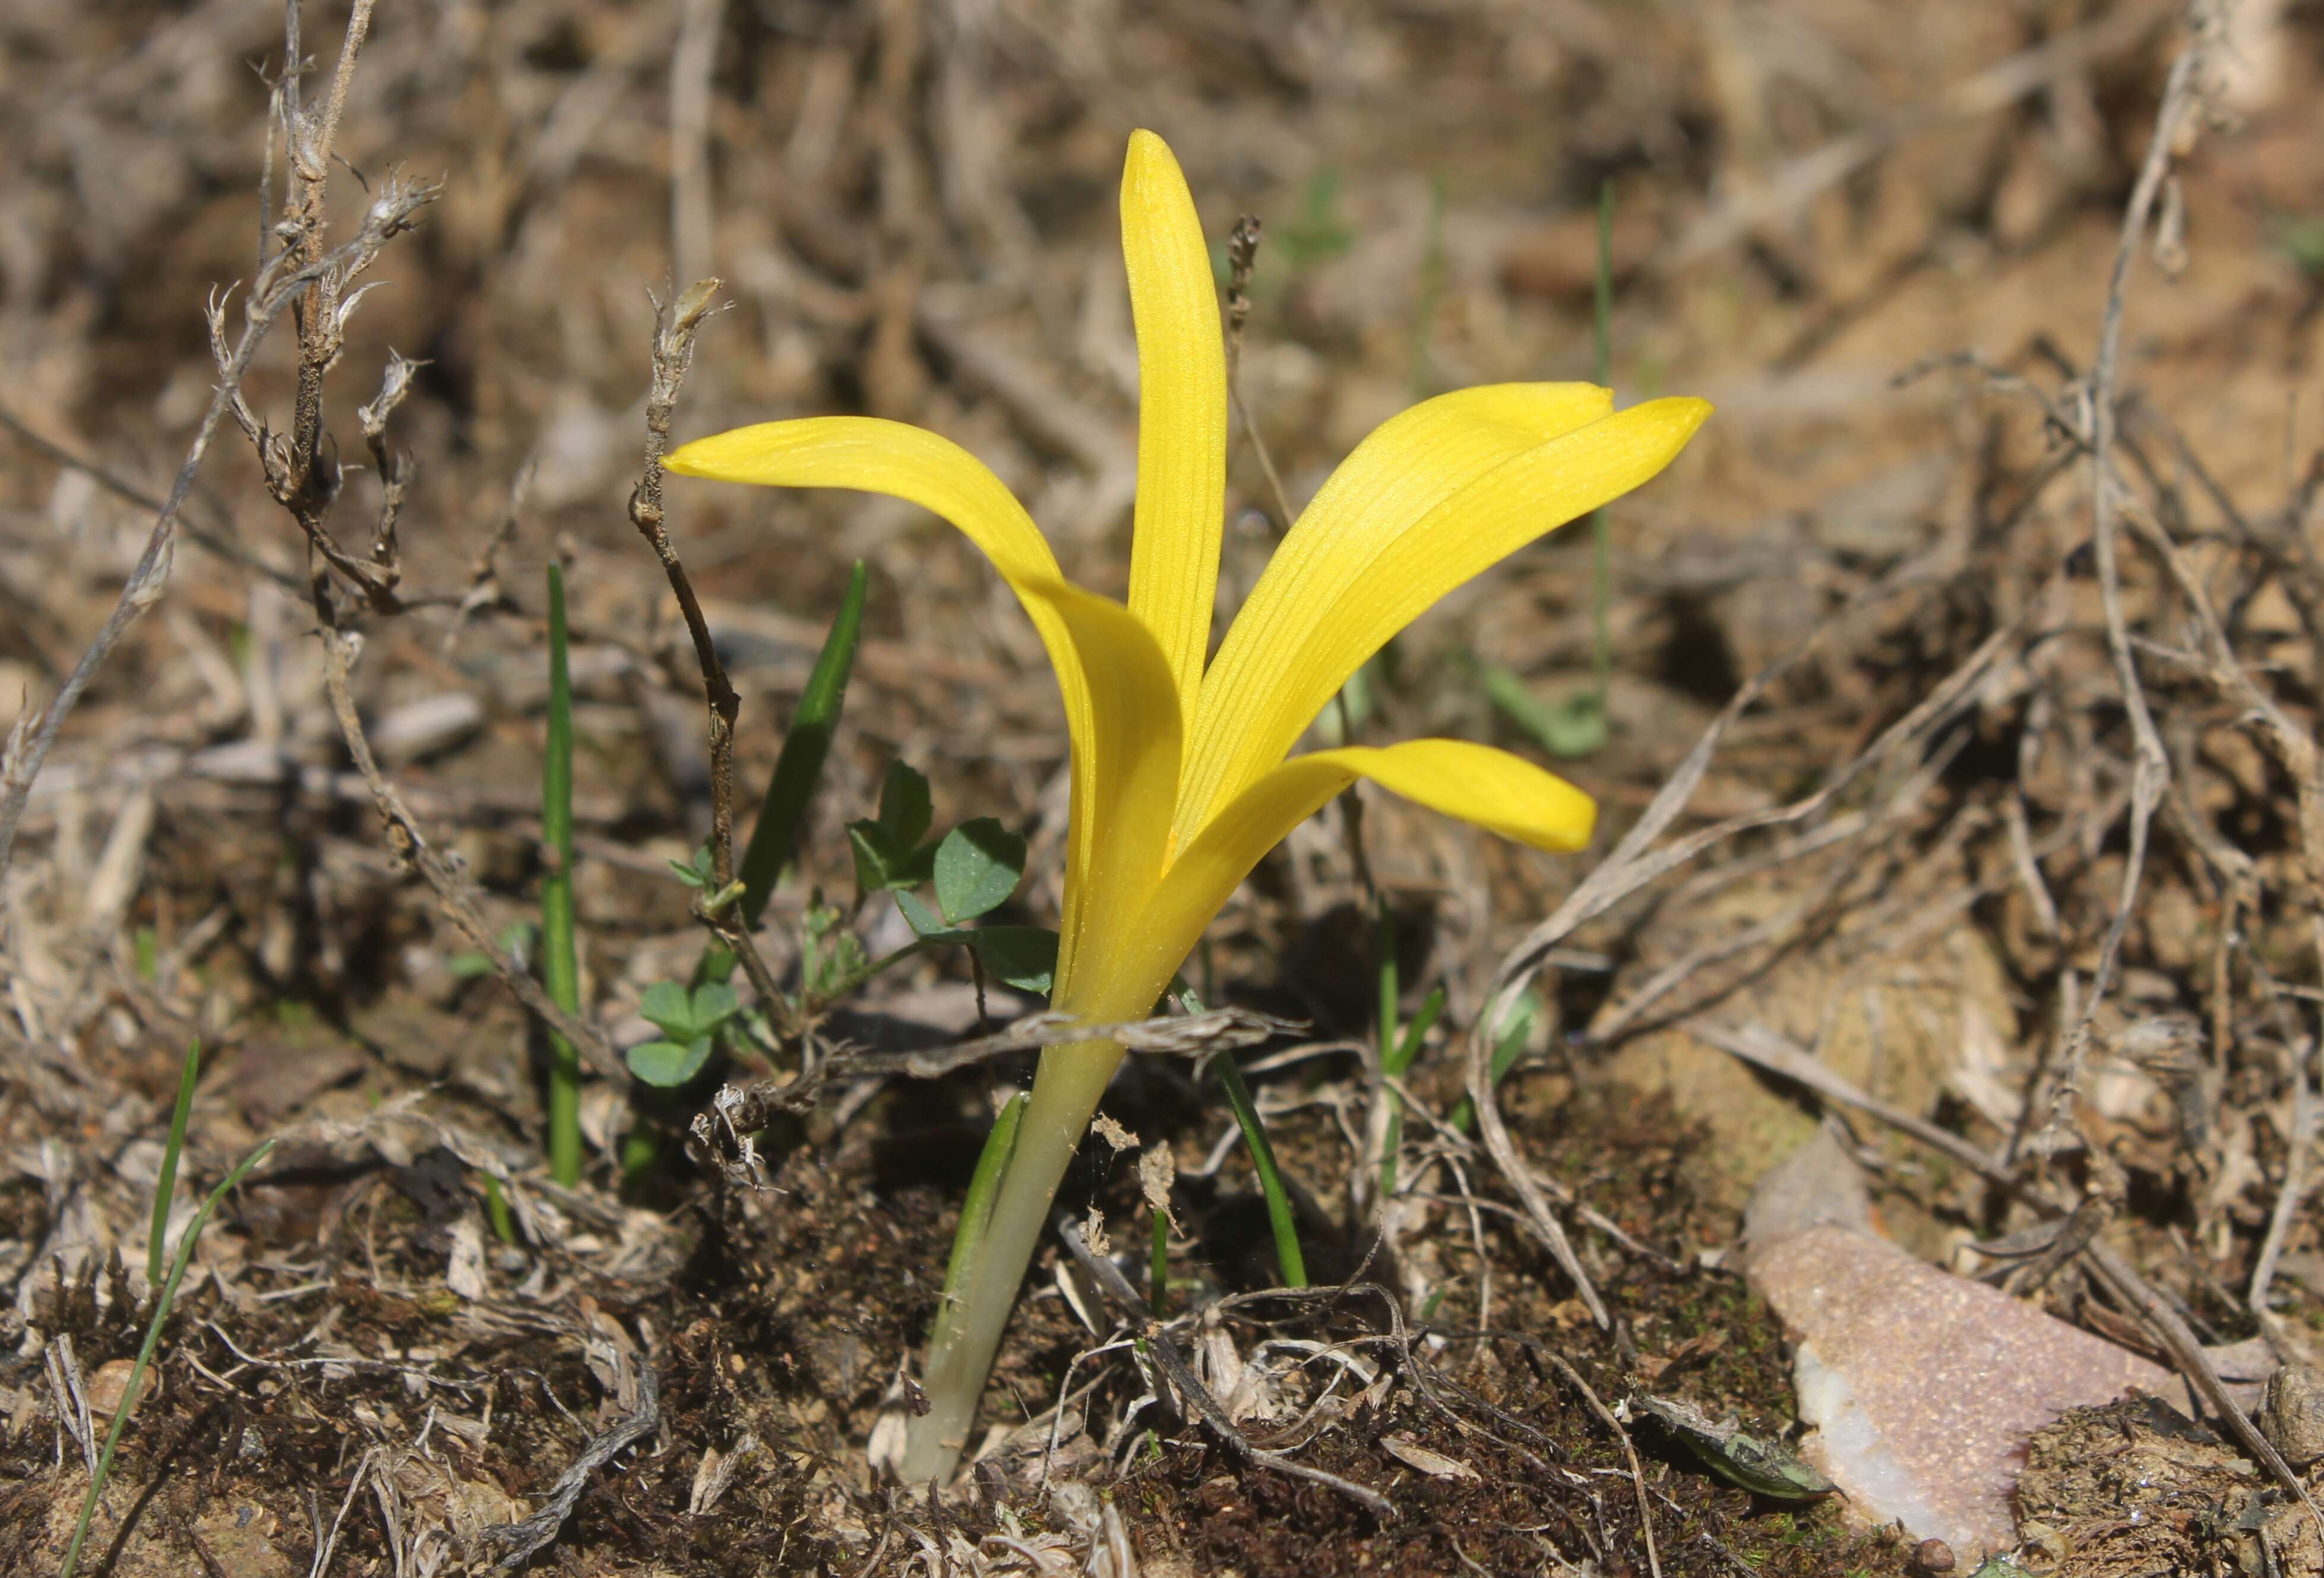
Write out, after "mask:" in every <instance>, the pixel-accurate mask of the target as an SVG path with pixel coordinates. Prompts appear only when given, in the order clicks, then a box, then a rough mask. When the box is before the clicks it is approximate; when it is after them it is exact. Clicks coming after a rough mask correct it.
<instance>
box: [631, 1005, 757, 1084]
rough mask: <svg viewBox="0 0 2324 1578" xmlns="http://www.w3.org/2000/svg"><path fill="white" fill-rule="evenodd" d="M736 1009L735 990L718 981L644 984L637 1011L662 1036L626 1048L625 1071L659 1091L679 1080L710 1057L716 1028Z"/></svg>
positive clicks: (692, 1073) (691, 1074)
mask: <svg viewBox="0 0 2324 1578" xmlns="http://www.w3.org/2000/svg"><path fill="white" fill-rule="evenodd" d="M741 1008H742V1005H741V1003H739V1002H738V1001H735V997H734V989H733V987H731V986H729V985H727V984H726V983H724V982H723V981H710V982H705V983H703V984H702V985H700V986H697V987H696V988H695V989H694V990H693V991H692V992H687V989H686V988H685V987H684V986H682V985H680V984H679V983H678V982H675V981H657V982H655V983H653V984H652V985H651V986H649V987H647V988H646V995H645V1001H643V1002H641V1003H640V1004H639V1005H638V1013H639V1015H640V1016H641V1018H643V1019H645V1020H649V1021H650V1023H651V1024H652V1025H653V1026H654V1028H655V1029H659V1030H660V1031H661V1033H662V1039H659V1040H654V1041H647V1042H643V1043H641V1044H640V1045H638V1046H635V1047H631V1048H630V1049H629V1052H628V1054H627V1055H626V1058H627V1061H628V1063H629V1066H630V1072H631V1073H632V1074H634V1075H637V1076H638V1077H639V1078H640V1079H641V1080H643V1081H644V1082H645V1083H646V1084H650V1085H659V1086H661V1087H662V1088H664V1089H668V1088H669V1087H671V1086H673V1085H681V1084H685V1083H686V1082H687V1080H690V1079H692V1078H693V1077H694V1076H695V1075H697V1074H699V1073H701V1072H702V1066H703V1065H704V1064H705V1063H707V1062H709V1061H710V1048H711V1045H712V1043H713V1041H714V1039H715V1038H716V1036H717V1034H718V1029H719V1027H720V1026H722V1025H724V1023H725V1022H726V1021H727V1020H730V1019H733V1017H734V1015H735V1014H736V1013H737V1012H739V1011H741Z"/></svg>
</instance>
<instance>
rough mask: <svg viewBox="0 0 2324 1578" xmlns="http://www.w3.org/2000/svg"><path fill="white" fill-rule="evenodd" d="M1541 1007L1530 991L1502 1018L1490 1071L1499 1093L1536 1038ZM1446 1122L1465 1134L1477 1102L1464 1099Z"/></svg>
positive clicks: (1474, 1119)
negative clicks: (1530, 1043) (1505, 1080)
mask: <svg viewBox="0 0 2324 1578" xmlns="http://www.w3.org/2000/svg"><path fill="white" fill-rule="evenodd" d="M1542 1008H1543V1005H1542V1001H1541V999H1540V998H1539V997H1537V996H1535V994H1534V993H1533V992H1532V991H1531V990H1530V989H1528V990H1526V991H1525V992H1519V993H1518V994H1517V1001H1516V1002H1514V1003H1512V1004H1510V1005H1509V1011H1508V1013H1507V1014H1505V1015H1504V1016H1502V1019H1501V1034H1500V1038H1499V1040H1497V1041H1495V1042H1494V1044H1493V1057H1492V1061H1491V1063H1490V1065H1489V1069H1488V1073H1489V1075H1490V1077H1491V1080H1492V1084H1493V1087H1494V1088H1495V1089H1496V1090H1498V1089H1499V1088H1500V1084H1501V1081H1502V1080H1504V1079H1506V1078H1508V1072H1509V1070H1510V1069H1512V1068H1515V1067H1516V1066H1517V1060H1518V1059H1519V1058H1521V1057H1524V1056H1525V1050H1526V1042H1527V1041H1529V1040H1531V1039H1532V1038H1533V1022H1534V1020H1535V1019H1537V1018H1539V1017H1540V1015H1541V1013H1542ZM1445 1121H1446V1122H1448V1123H1450V1124H1451V1125H1452V1127H1453V1128H1455V1129H1457V1130H1460V1131H1461V1132H1462V1133H1463V1134H1466V1133H1467V1132H1468V1131H1469V1130H1470V1129H1471V1128H1472V1127H1473V1126H1474V1125H1475V1123H1476V1121H1477V1108H1476V1103H1473V1102H1471V1101H1470V1099H1469V1098H1468V1097H1467V1096H1462V1098H1461V1101H1460V1103H1459V1104H1458V1105H1457V1106H1455V1107H1454V1108H1453V1109H1452V1115H1451V1116H1449V1117H1448V1118H1446V1119H1445Z"/></svg>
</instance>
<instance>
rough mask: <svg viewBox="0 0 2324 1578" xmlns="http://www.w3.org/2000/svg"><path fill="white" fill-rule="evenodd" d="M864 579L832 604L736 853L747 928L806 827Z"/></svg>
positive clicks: (849, 665)
mask: <svg viewBox="0 0 2324 1578" xmlns="http://www.w3.org/2000/svg"><path fill="white" fill-rule="evenodd" d="M869 581H870V577H869V576H868V575H867V574H866V573H865V571H864V568H863V561H862V559H858V560H856V561H855V568H853V570H852V571H850V572H849V573H848V577H847V594H846V595H845V596H844V597H842V598H841V599H840V603H839V614H838V616H837V617H836V618H835V619H833V620H832V622H831V631H830V633H828V634H827V635H825V637H824V638H823V650H822V651H820V652H818V653H816V659H815V668H814V669H813V670H811V671H810V672H809V673H808V675H807V688H806V689H805V690H803V691H801V692H800V693H799V704H798V713H797V714H795V715H793V716H792V718H791V726H790V732H789V733H788V734H785V735H784V736H783V749H782V753H781V754H780V755H779V756H778V757H776V759H775V772H774V776H773V777H772V778H770V779H769V780H767V795H766V798H765V799H764V800H763V801H762V802H761V805H760V807H759V820H758V823H757V825H756V826H753V827H752V829H751V843H750V845H749V847H748V848H746V849H745V850H743V852H742V869H741V870H740V871H739V872H736V873H735V874H736V875H737V876H739V877H741V878H742V920H743V922H744V924H745V925H748V926H752V927H755V926H757V925H758V924H759V917H760V915H761V914H762V913H763V912H764V911H765V909H766V908H767V900H768V898H769V897H770V895H771V894H772V893H773V892H774V891H775V878H776V877H777V876H778V875H779V873H780V872H781V871H782V869H783V867H784V865H785V864H787V863H788V862H789V860H790V858H791V855H792V854H793V852H794V851H796V850H797V849H798V836H799V829H800V827H801V826H803V825H804V824H805V822H806V820H807V803H808V802H809V801H810V800H811V799H813V798H814V797H815V786H816V782H817V781H818V780H820V779H821V778H822V776H823V763H824V759H825V757H827V756H828V755H830V754H831V740H832V736H833V734H835V733H836V732H837V731H838V728H839V715H840V713H841V711H842V710H843V709H844V707H845V706H846V705H847V680H848V677H849V675H850V674H852V673H853V671H854V668H855V647H856V642H857V641H858V640H859V639H860V638H861V637H862V633H863V597H864V590H865V587H866V586H867V585H868V584H869Z"/></svg>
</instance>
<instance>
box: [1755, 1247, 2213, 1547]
mask: <svg viewBox="0 0 2324 1578" xmlns="http://www.w3.org/2000/svg"><path fill="white" fill-rule="evenodd" d="M1749 1269H1750V1276H1751V1280H1752V1282H1753V1283H1754V1284H1755V1285H1756V1286H1757V1287H1758V1289H1759V1291H1760V1293H1761V1295H1762V1296H1763V1297H1766V1300H1767V1302H1768V1304H1769V1305H1771V1306H1773V1307H1774V1309H1775V1313H1776V1315H1778V1316H1779V1317H1780V1318H1781V1319H1782V1321H1783V1323H1784V1329H1785V1332H1786V1333H1787V1334H1788V1335H1789V1336H1790V1338H1791V1339H1792V1342H1793V1343H1794V1382H1795V1385H1796V1386H1797V1389H1798V1391H1799V1399H1800V1417H1801V1418H1802V1419H1803V1420H1804V1421H1806V1422H1807V1423H1808V1424H1809V1425H1811V1426H1814V1431H1813V1434H1812V1435H1810V1436H1809V1437H1808V1440H1807V1442H1806V1443H1805V1444H1804V1446H1803V1455H1804V1456H1805V1457H1806V1458H1807V1459H1808V1460H1809V1461H1810V1462H1811V1463H1814V1464H1815V1465H1816V1466H1817V1467H1818V1468H1821V1470H1822V1471H1823V1472H1824V1473H1825V1474H1827V1475H1828V1476H1830V1477H1831V1480H1832V1481H1833V1482H1834V1483H1835V1484H1837V1485H1839V1486H1840V1489H1841V1490H1845V1491H1846V1492H1847V1493H1848V1496H1849V1501H1850V1503H1851V1504H1852V1505H1853V1506H1854V1507H1855V1509H1857V1510H1858V1512H1859V1513H1862V1514H1864V1515H1866V1516H1867V1518H1868V1519H1869V1520H1870V1521H1872V1522H1874V1523H1879V1524H1886V1523H1891V1522H1894V1521H1896V1520H1898V1519H1902V1520H1903V1522H1904V1527H1905V1528H1906V1530H1907V1531H1909V1533H1910V1535H1911V1536H1912V1537H1913V1538H1914V1539H1916V1540H1920V1539H1941V1540H1943V1541H1945V1542H1946V1543H1947V1544H1949V1545H1950V1546H1952V1547H1953V1549H1954V1550H1955V1551H1956V1552H1957V1553H1959V1554H1960V1555H1961V1556H1962V1557H1963V1558H1965V1559H1968V1560H1971V1561H1974V1560H1976V1559H1978V1557H1980V1556H1983V1555H1989V1554H1991V1553H1994V1552H1997V1551H2001V1550H2006V1549H2007V1548H2008V1547H2009V1546H2013V1545H2014V1544H2015V1543H2016V1537H2017V1536H2016V1518H2015V1514H2014V1511H2013V1509H2012V1505H2011V1500H2010V1498H2011V1493H2012V1491H2013V1490H2014V1489H2015V1485H2016V1482H2017V1472H2018V1470H2019V1469H2020V1468H2022V1467H2023V1466H2024V1461H2025V1441H2026V1437H2027V1436H2029V1435H2032V1434H2033V1432H2034V1431H2036V1430H2039V1429H2040V1428H2042V1426H2044V1425H2047V1424H2049V1423H2050V1422H2051V1421H2052V1420H2053V1419H2055V1418H2057V1417H2059V1416H2060V1415H2061V1414H2062V1413H2064V1412H2065V1411H2066V1410H2067V1409H2069V1408H2075V1407H2084V1406H2086V1405H2087V1406H2095V1405H2097V1404H2100V1403H2106V1402H2111V1401H2112V1400H2113V1399H2115V1398H2118V1397H2120V1396H2122V1395H2123V1393H2125V1392H2126V1391H2129V1390H2131V1389H2134V1388H2135V1389H2138V1390H2141V1391H2145V1392H2151V1393H2163V1392H2166V1391H2169V1390H2172V1389H2173V1388H2172V1380H2173V1379H2174V1378H2173V1377H2172V1374H2171V1373H2170V1371H2168V1370H2163V1369H2162V1368H2161V1367H2160V1366H2157V1365H2155V1364H2153V1363H2150V1362H2149V1361H2146V1360H2144V1359H2142V1358H2140V1357H2139V1356H2138V1355H2137V1354H2135V1353H2132V1352H2127V1351H2126V1350H2124V1349H2121V1348H2117V1347H2116V1346H2115V1345H2114V1344H2113V1343H2107V1342H2105V1341H2102V1340H2101V1339H2099V1338H2097V1337H2094V1336H2091V1335H2090V1334H2089V1333H2087V1332H2084V1331H2080V1330H2079V1329H2077V1328H2076V1327H2073V1326H2070V1325H2067V1324H2065V1323H2064V1322H2062V1321H2059V1320H2055V1319H2053V1318H2052V1317H2051V1316H2049V1315H2044V1314H2043V1313H2042V1312H2041V1311H2040V1310H2038V1309H2035V1308H2033V1306H2030V1305H2025V1304H2021V1303H2019V1302H2018V1301H2017V1300H2016V1299H2014V1298H2011V1297H2008V1296H2007V1295H2006V1294H2003V1293H2001V1292H1998V1291H1997V1290H1996V1289H1994V1288H1991V1287H1986V1286H1985V1285H1984V1284H1983V1283H1978V1282H1971V1281H1969V1280H1968V1279H1966V1278H1960V1277H1955V1276H1953V1275H1951V1274H1950V1272H1946V1271H1941V1270H1939V1269H1937V1268H1935V1267H1933V1266H1930V1265H1926V1264H1924V1263H1923V1262H1922V1261H1920V1260H1915V1259H1914V1257H1912V1256H1911V1255H1909V1254H1906V1253H1905V1252H1904V1250H1900V1249H1897V1248H1895V1246H1894V1245H1892V1244H1887V1243H1884V1242H1882V1241H1879V1240H1877V1239H1873V1238H1869V1237H1867V1236H1865V1235H1864V1234H1862V1233H1859V1232H1849V1230H1847V1229H1845V1228H1840V1227H1829V1226H1826V1227H1812V1228H1809V1229H1807V1230H1806V1231H1804V1232H1795V1233H1790V1234H1787V1235H1784V1237H1781V1238H1778V1239H1775V1241H1772V1242H1769V1243H1766V1244H1761V1245H1757V1246H1755V1247H1754V1249H1753V1251H1752V1254H1751V1259H1750V1267H1749Z"/></svg>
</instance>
